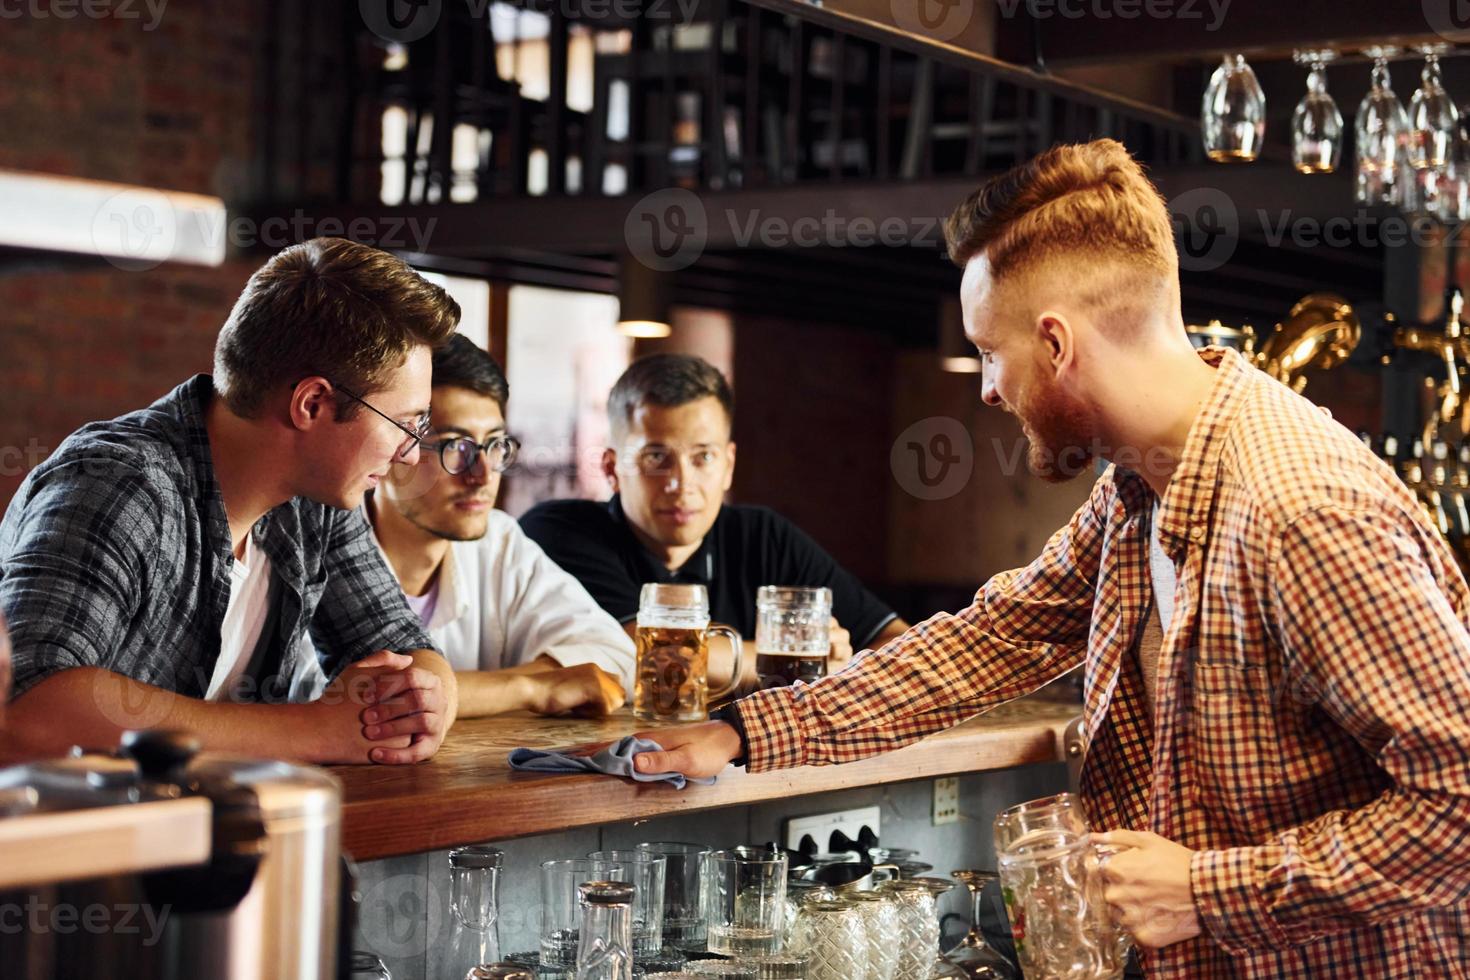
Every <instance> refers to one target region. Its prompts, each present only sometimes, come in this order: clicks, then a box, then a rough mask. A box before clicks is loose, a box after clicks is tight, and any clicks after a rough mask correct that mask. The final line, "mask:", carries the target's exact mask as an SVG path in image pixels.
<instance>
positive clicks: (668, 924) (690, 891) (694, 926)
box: [638, 841, 711, 949]
mask: <svg viewBox="0 0 1470 980" xmlns="http://www.w3.org/2000/svg"><path fill="white" fill-rule="evenodd" d="M638 850H640V851H646V852H647V853H649V854H658V855H662V856H663V858H664V864H665V867H664V945H665V946H671V947H673V948H675V949H704V948H705V942H706V934H705V928H704V914H703V912H701V911H700V908H699V894H700V890H699V889H700V886H699V882H700V878H699V859H700V856H701V855H704V854H708V853H709V852H710V850H711V849H710V848H708V847H706V846H705V845H703V844H682V843H678V842H674V841H657V842H649V843H643V844H639V845H638Z"/></svg>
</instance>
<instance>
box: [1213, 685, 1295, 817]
mask: <svg viewBox="0 0 1470 980" xmlns="http://www.w3.org/2000/svg"><path fill="white" fill-rule="evenodd" d="M1278 708H1279V705H1278V703H1277V697H1276V693H1275V686H1274V685H1273V684H1272V682H1271V678H1270V672H1269V671H1268V670H1266V668H1265V667H1264V666H1256V665H1245V664H1241V663H1230V662H1203V663H1197V664H1195V665H1194V671H1193V710H1192V711H1191V712H1190V720H1191V747H1192V749H1193V752H1192V759H1193V771H1194V772H1193V775H1194V779H1195V785H1196V788H1197V791H1198V794H1199V797H1200V803H1201V804H1202V805H1203V806H1205V807H1209V808H1210V812H1213V813H1217V814H1220V815H1221V819H1223V820H1225V821H1226V822H1227V824H1229V825H1231V826H1233V827H1234V829H1235V831H1236V833H1237V836H1238V839H1241V840H1255V839H1258V838H1259V837H1260V836H1261V835H1262V833H1263V832H1264V830H1265V828H1266V827H1267V826H1268V824H1269V818H1268V815H1269V814H1271V813H1272V812H1273V810H1276V809H1278V808H1279V807H1281V806H1282V805H1283V804H1284V803H1285V802H1286V800H1287V798H1288V797H1289V796H1290V787H1289V786H1288V784H1287V779H1286V772H1285V768H1284V766H1283V763H1282V751H1281V750H1282V742H1281V726H1280V716H1279V714H1278Z"/></svg>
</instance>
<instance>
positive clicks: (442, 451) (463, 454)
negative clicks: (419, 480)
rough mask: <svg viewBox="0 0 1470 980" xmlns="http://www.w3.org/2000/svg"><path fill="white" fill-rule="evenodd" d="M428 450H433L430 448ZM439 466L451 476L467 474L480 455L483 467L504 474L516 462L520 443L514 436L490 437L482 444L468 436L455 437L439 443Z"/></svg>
mask: <svg viewBox="0 0 1470 980" xmlns="http://www.w3.org/2000/svg"><path fill="white" fill-rule="evenodd" d="M430 448H433V447H432V446H431V447H430ZM438 449H439V465H441V466H443V467H444V472H446V473H448V474H450V475H451V476H458V475H459V474H461V473H467V472H469V471H470V470H471V469H473V468H474V466H475V463H476V462H477V461H478V460H479V458H480V456H481V454H483V455H484V457H485V465H486V466H488V467H489V468H490V469H492V470H494V471H495V472H496V473H504V472H505V471H506V470H508V469H510V467H511V464H513V463H514V462H515V461H516V454H517V453H519V452H520V451H521V441H520V440H519V439H517V438H516V437H515V436H511V435H504V434H502V435H498V436H491V437H490V438H488V439H486V440H485V441H484V442H476V441H475V440H473V439H471V438H470V437H469V436H456V437H454V438H452V439H445V440H444V441H443V442H441V443H439V445H438Z"/></svg>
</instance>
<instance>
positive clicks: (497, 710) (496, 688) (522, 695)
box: [455, 668, 540, 718]
mask: <svg viewBox="0 0 1470 980" xmlns="http://www.w3.org/2000/svg"><path fill="white" fill-rule="evenodd" d="M534 673H540V671H526V670H518V669H516V668H508V669H506V670H462V671H460V672H459V673H458V674H457V675H456V677H455V679H456V680H457V681H458V683H459V717H461V718H483V717H485V716H486V715H499V714H504V713H505V712H507V711H523V710H525V709H526V708H529V707H530V705H531V686H530V683H529V680H528V678H529V676H530V675H532V674H534Z"/></svg>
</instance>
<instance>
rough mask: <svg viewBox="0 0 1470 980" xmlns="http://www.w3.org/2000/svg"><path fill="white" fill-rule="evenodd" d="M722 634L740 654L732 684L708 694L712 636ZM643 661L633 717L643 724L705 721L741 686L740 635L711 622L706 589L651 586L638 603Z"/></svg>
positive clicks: (639, 649) (639, 659)
mask: <svg viewBox="0 0 1470 980" xmlns="http://www.w3.org/2000/svg"><path fill="white" fill-rule="evenodd" d="M711 633H722V634H724V635H725V636H727V637H728V638H729V640H730V646H731V647H733V648H734V651H735V662H734V665H733V668H732V672H731V675H730V683H729V684H727V685H725V686H724V687H723V688H721V689H719V690H718V691H714V692H711V691H710V690H709V635H710V634H711ZM637 644H638V662H637V674H636V680H635V682H634V686H633V714H634V716H636V717H638V718H640V719H642V720H644V721H704V720H705V719H706V718H707V717H708V716H709V708H710V705H711V704H712V703H713V702H717V701H719V700H720V699H722V698H724V697H727V696H728V695H729V694H731V693H732V692H733V691H734V690H735V689H736V688H737V687H738V686H739V685H740V672H741V667H742V666H743V661H742V654H741V650H740V634H739V632H737V631H736V630H734V629H732V628H731V627H729V626H725V625H724V624H722V623H711V622H710V620H709V593H708V592H707V591H706V590H705V587H704V586H702V585H669V584H662V583H657V582H650V583H649V584H647V585H645V586H643V590H642V592H641V593H640V594H639V599H638V632H637Z"/></svg>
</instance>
